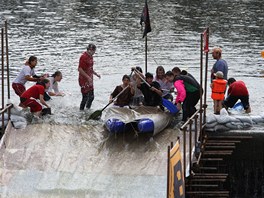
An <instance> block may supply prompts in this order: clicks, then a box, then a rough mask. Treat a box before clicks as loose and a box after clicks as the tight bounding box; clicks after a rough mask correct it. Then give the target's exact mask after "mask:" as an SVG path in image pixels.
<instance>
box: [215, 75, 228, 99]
mask: <svg viewBox="0 0 264 198" xmlns="http://www.w3.org/2000/svg"><path fill="white" fill-rule="evenodd" d="M226 84H227V81H226V80H224V79H215V80H213V87H212V95H211V98H212V99H213V100H224V98H225V90H226Z"/></svg>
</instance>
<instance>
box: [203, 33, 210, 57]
mask: <svg viewBox="0 0 264 198" xmlns="http://www.w3.org/2000/svg"><path fill="white" fill-rule="evenodd" d="M208 34H209V31H208V28H206V29H205V31H204V32H203V43H204V48H203V50H204V52H205V53H208V52H209V35H208Z"/></svg>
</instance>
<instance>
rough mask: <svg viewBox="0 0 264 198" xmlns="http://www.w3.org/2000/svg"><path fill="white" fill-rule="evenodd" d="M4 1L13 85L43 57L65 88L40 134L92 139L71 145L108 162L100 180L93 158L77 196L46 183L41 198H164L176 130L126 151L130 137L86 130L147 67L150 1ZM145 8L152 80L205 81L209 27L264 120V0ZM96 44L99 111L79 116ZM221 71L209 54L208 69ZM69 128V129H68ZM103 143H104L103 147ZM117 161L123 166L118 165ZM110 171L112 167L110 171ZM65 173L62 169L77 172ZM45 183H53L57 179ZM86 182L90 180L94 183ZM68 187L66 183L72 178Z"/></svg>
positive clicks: (165, 2) (44, 69)
mask: <svg viewBox="0 0 264 198" xmlns="http://www.w3.org/2000/svg"><path fill="white" fill-rule="evenodd" d="M0 2H1V4H0V17H1V20H2V21H3V20H4V19H7V20H8V40H9V46H8V48H9V63H10V80H11V81H12V80H13V79H14V78H15V77H16V75H17V74H18V72H19V71H20V70H21V67H22V66H23V63H24V62H25V60H26V59H27V58H28V57H29V56H31V55H35V56H37V57H38V65H37V67H36V72H37V73H38V74H42V73H50V74H52V73H53V72H55V71H56V70H60V71H61V72H62V73H63V79H62V81H61V83H60V84H59V86H60V89H61V90H62V91H64V92H65V93H66V96H65V97H63V98H55V99H54V100H52V101H51V102H50V103H51V105H52V111H53V114H54V116H53V117H52V118H51V119H48V120H45V121H44V123H43V126H46V125H48V126H47V127H48V130H49V131H54V128H56V130H55V132H56V133H61V134H62V137H63V135H65V133H66V134H67V137H68V135H69V134H74V132H75V131H78V134H79V133H80V131H82V132H83V131H86V132H87V133H89V134H90V135H89V136H85V137H83V136H81V137H80V139H78V138H77V137H78V136H76V137H74V140H75V141H77V142H78V143H80V141H81V142H82V141H83V138H84V139H85V140H86V143H85V145H86V144H87V145H88V146H87V147H83V146H80V145H79V144H74V145H75V146H76V147H75V148H78V149H77V150H78V151H80V152H81V151H84V150H85V149H89V148H91V147H92V148H93V149H94V150H95V151H96V152H92V151H90V153H88V155H89V154H90V155H92V156H93V157H94V158H96V159H98V158H97V157H95V156H94V155H95V153H99V154H98V155H99V156H100V158H101V159H103V160H106V162H109V166H107V165H106V164H104V166H102V165H101V166H99V165H98V169H97V170H98V171H95V170H96V169H95V168H94V167H95V166H96V164H97V163H98V162H101V163H102V161H103V160H95V161H93V160H92V159H94V158H91V160H92V162H94V163H92V162H91V163H90V162H89V164H90V166H89V168H87V169H89V171H86V172H85V171H84V172H83V174H79V172H78V171H77V172H78V174H77V175H78V177H80V180H81V181H85V182H86V183H87V186H86V187H85V186H83V185H81V184H80V186H81V187H80V188H78V185H77V184H75V185H74V184H68V185H62V184H61V185H57V187H58V188H56V187H54V186H53V187H54V188H50V189H52V190H50V191H49V190H47V189H49V187H50V186H48V185H47V182H46V183H45V182H44V181H45V180H44V179H42V180H41V182H42V184H43V183H45V185H42V186H41V185H39V186H38V187H39V188H37V189H43V186H45V190H46V191H45V192H46V194H45V193H44V194H45V195H46V196H48V195H50V197H53V196H54V197H56V196H60V195H61V196H63V197H66V194H67V193H69V195H73V194H74V196H76V197H106V195H110V196H108V197H165V194H166V148H167V145H169V144H170V141H175V140H176V136H177V134H178V133H179V131H178V130H177V129H174V130H169V129H168V130H165V131H164V132H163V133H162V134H161V135H159V136H157V137H155V138H149V137H148V138H146V139H145V137H143V138H140V139H137V140H134V141H132V142H131V141H129V142H127V139H125V140H124V137H119V139H118V138H112V137H111V138H110V139H109V138H108V137H107V135H106V134H105V131H104V130H103V129H102V122H100V121H99V122H91V121H87V116H88V115H89V114H90V113H91V112H93V111H95V110H97V109H100V108H102V107H103V106H104V105H106V104H107V103H108V98H109V94H110V93H111V92H112V91H113V89H114V87H115V86H116V85H118V84H120V83H121V77H122V76H123V75H124V74H129V73H130V68H131V67H132V66H141V67H142V68H144V67H145V64H144V61H145V56H144V51H145V48H144V47H145V43H144V39H142V30H141V27H140V24H139V21H140V15H141V12H142V9H143V6H144V1H143V0H142V1H141V2H139V1H132V0H118V1H107V0H103V1H99V0H93V1H89V0H71V1H70V0H39V1H36V0H30V1H18V0H0ZM148 5H149V11H150V20H151V26H152V32H150V33H149V34H148V71H150V72H152V73H155V69H156V67H157V66H158V65H162V66H164V68H165V70H170V69H172V68H173V67H174V66H178V67H180V68H181V69H185V70H187V71H188V72H190V73H191V74H193V75H194V76H195V77H196V78H197V80H198V81H199V76H200V74H199V67H200V34H201V33H202V32H203V31H204V29H205V28H206V27H209V28H210V39H209V41H210V44H209V48H212V47H214V46H219V47H221V48H222V49H223V58H224V59H225V60H226V61H227V62H228V65H229V77H235V78H236V79H239V80H243V81H244V82H245V83H246V84H247V86H248V89H249V92H250V104H251V106H252V115H258V114H261V113H262V112H263V111H264V108H263V107H262V105H261V104H262V101H263V94H262V92H263V90H262V84H263V82H264V78H262V76H263V74H262V71H263V70H264V59H263V58H261V55H260V53H261V51H262V50H264V4H263V1H262V0H244V1H232V2H230V1H228V0H220V1H217V2H215V1H214V2H213V1H209V0H205V1H200V0H198V1H191V0H179V1H172V0H150V1H149V2H148ZM90 42H93V43H94V44H96V46H97V51H96V54H95V56H94V60H95V65H94V68H95V71H97V72H98V73H99V74H101V76H102V77H101V79H98V78H96V77H95V100H94V102H93V105H92V109H91V110H90V111H87V112H85V113H81V112H79V104H80V101H81V94H80V88H79V85H78V71H77V67H78V61H79V57H80V55H81V53H82V52H83V51H85V49H86V47H87V45H88V43H90ZM214 62H215V60H213V59H212V57H211V55H209V68H208V70H210V68H211V67H212V65H213V63H214ZM31 85H32V84H31V83H28V84H27V86H31ZM5 96H7V94H5ZM11 100H12V101H13V102H14V103H16V104H17V103H18V97H17V96H16V95H15V94H14V92H13V90H11ZM207 103H208V112H210V111H212V100H211V99H210V92H209V91H208V93H207ZM47 123H48V124H47ZM67 125H68V126H69V127H68V130H66V129H65V126H67ZM37 126H38V125H37ZM43 126H41V125H40V126H39V127H43ZM58 126H61V127H58ZM32 129H35V126H32ZM254 129H255V130H257V131H260V130H261V129H262V127H261V126H259V127H258V126H257V127H255V128H254ZM64 132H65V133H64ZM98 133H99V134H98ZM91 134H92V135H91ZM31 135H32V134H31ZM82 135H83V134H82ZM73 136H74V135H73ZM70 137H71V138H69V139H72V136H70ZM106 139H107V140H106ZM46 141H47V140H46ZM68 141H70V140H68ZM96 142H97V143H98V142H99V145H100V146H98V145H97V144H96ZM56 143H58V144H64V143H65V142H63V138H59V139H57V142H56ZM66 143H67V141H66ZM78 145H79V147H78ZM91 145H92V146H91ZM146 145H147V146H146ZM51 148H53V147H51ZM60 149H62V148H60ZM68 149H69V148H68ZM66 150H67V149H66ZM61 152H65V151H63V150H61ZM58 155H59V154H58ZM106 156H107V157H106ZM120 161H122V163H120V164H118V163H117V162H120ZM81 163H82V161H78V164H81ZM151 164H153V165H151ZM110 165H113V166H115V168H113V169H111V167H110ZM119 165H120V167H119V168H117V167H118V166H119ZM65 167H67V166H66V165H65ZM65 167H64V169H63V170H64V171H65V172H70V170H67V169H66V168H65ZM76 167H77V166H76ZM81 167H82V165H81ZM91 167H93V168H91ZM16 168H17V167H16V166H14V167H13V169H16ZM35 168H36V169H37V170H36V172H38V171H40V170H38V167H35ZM42 169H43V167H42ZM23 170H25V172H26V173H27V174H25V177H26V176H29V175H30V174H33V172H34V171H31V172H30V171H29V172H27V171H28V170H27V169H26V168H25V169H23ZM82 170H86V168H83V169H82ZM106 170H107V171H108V174H107V173H106V172H107V171H106ZM56 171H57V169H56ZM36 172H35V174H36V175H38V173H36ZM95 172H96V173H95ZM48 174H49V176H51V175H52V173H50V172H49V173H48ZM40 175H41V174H40ZM81 175H82V176H81ZM75 176H76V174H75ZM89 177H90V178H93V180H89V179H87V178H89ZM22 178H23V177H22ZM35 178H37V177H35ZM75 179H76V178H75ZM17 181H20V180H17ZM62 181H63V182H65V178H64V180H62ZM74 181H75V180H74ZM76 181H77V179H76ZM35 182H37V181H36V180H34V179H32V180H31V183H30V184H31V185H30V186H31V187H32V188H30V187H27V188H24V190H23V188H20V189H19V190H18V191H15V190H13V191H12V190H11V189H12V188H13V185H10V186H9V187H6V188H2V189H1V191H2V192H5V195H6V196H7V195H8V193H9V195H17V196H18V197H19V196H21V197H25V194H27V195H28V196H29V197H30V195H34V196H35V197H42V195H43V191H41V190H40V191H38V190H35V189H34V185H35V184H36V183H35ZM49 182H50V181H49ZM63 182H61V183H63ZM3 183H4V182H3V181H2V184H3ZM11 186H12V188H11ZM73 186H74V188H73ZM30 193H32V194H30ZM45 195H43V197H45ZM7 197H8V196H7Z"/></svg>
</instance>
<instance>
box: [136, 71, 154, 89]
mask: <svg viewBox="0 0 264 198" xmlns="http://www.w3.org/2000/svg"><path fill="white" fill-rule="evenodd" d="M135 72H136V73H137V74H138V76H139V78H140V79H141V80H142V81H143V82H144V83H146V84H147V86H148V87H151V86H150V84H149V83H148V82H147V81H146V80H145V79H144V78H143V77H142V76H141V75H140V72H139V71H138V70H137V69H135Z"/></svg>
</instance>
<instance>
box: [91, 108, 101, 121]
mask: <svg viewBox="0 0 264 198" xmlns="http://www.w3.org/2000/svg"><path fill="white" fill-rule="evenodd" d="M101 116H102V110H96V111H95V112H93V113H92V114H91V115H90V116H89V118H88V120H90V119H92V120H99V119H100V118H101Z"/></svg>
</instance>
